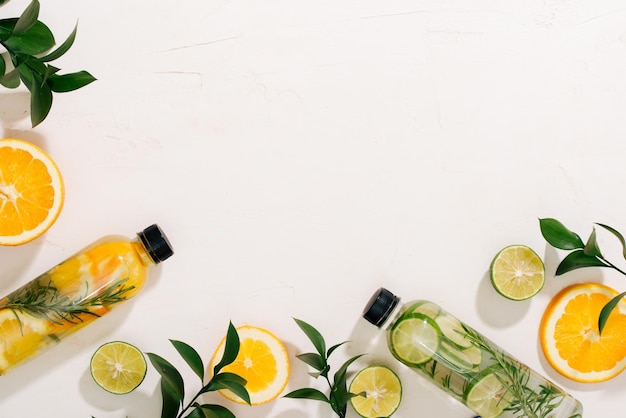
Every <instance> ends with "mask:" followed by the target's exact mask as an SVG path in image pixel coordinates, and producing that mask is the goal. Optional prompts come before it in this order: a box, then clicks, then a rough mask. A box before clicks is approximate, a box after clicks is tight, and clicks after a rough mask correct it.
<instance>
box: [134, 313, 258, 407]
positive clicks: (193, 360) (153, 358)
mask: <svg viewBox="0 0 626 418" xmlns="http://www.w3.org/2000/svg"><path fill="white" fill-rule="evenodd" d="M170 342H171V343H172V345H173V346H174V348H175V349H176V351H178V353H179V354H180V356H181V357H182V358H183V359H184V360H185V362H186V363H187V365H188V366H189V367H190V368H191V370H193V372H194V373H195V374H196V375H197V376H198V377H199V378H200V382H201V383H202V384H203V386H202V388H201V389H200V390H199V391H198V393H196V395H195V396H194V397H193V398H192V399H191V401H190V402H189V403H187V405H186V406H184V403H183V402H184V399H185V383H184V381H183V377H182V375H181V374H180V372H179V371H178V370H177V369H176V368H175V367H174V366H173V365H172V364H171V363H170V362H168V361H167V360H165V359H164V358H163V357H161V356H159V355H157V354H154V353H146V354H147V355H148V358H149V359H150V363H152V366H153V367H154V368H155V369H156V371H157V372H158V373H159V374H160V375H161V395H162V397H163V408H162V410H161V418H181V417H183V416H186V417H188V418H235V415H234V414H233V413H232V412H230V411H229V410H228V409H227V408H225V407H223V406H221V405H216V404H202V403H199V402H198V398H199V397H200V396H201V395H202V394H204V393H207V392H213V391H217V390H223V389H228V390H230V391H231V392H233V393H234V394H236V395H237V396H239V397H240V398H241V399H242V400H244V401H245V402H247V403H248V405H249V404H250V395H249V394H248V391H247V390H246V388H245V384H246V380H245V379H244V378H242V377H241V376H238V375H236V374H234V373H229V372H222V371H221V370H222V369H223V368H224V367H225V366H227V365H229V364H231V363H232V362H233V361H235V359H236V358H237V354H239V345H240V344H239V335H238V334H237V330H236V329H235V327H234V326H233V324H232V322H231V323H230V324H229V326H228V332H227V333H226V342H225V346H224V354H223V356H222V358H221V360H220V361H219V363H218V364H216V365H215V366H214V368H213V377H211V379H210V380H209V381H208V383H206V384H204V364H203V362H202V359H201V358H200V355H199V354H198V352H197V351H196V350H195V349H193V348H192V347H191V346H189V345H188V344H186V343H184V342H182V341H176V340H170ZM187 412H189V414H188V415H185V414H186V413H187Z"/></svg>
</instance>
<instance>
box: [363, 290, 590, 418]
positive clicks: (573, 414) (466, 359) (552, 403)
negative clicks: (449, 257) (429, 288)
mask: <svg viewBox="0 0 626 418" xmlns="http://www.w3.org/2000/svg"><path fill="white" fill-rule="evenodd" d="M363 317H364V318H365V319H366V320H367V321H369V322H370V323H372V324H374V325H376V326H377V327H379V328H382V329H385V330H386V332H387V344H388V347H389V350H390V351H391V353H392V354H393V356H394V357H395V358H396V359H397V360H399V361H400V362H401V363H403V364H405V365H406V366H408V367H410V368H412V369H413V370H416V371H417V372H419V373H420V374H422V375H423V376H425V377H426V378H428V379H429V380H430V381H431V382H433V383H434V384H435V385H436V386H438V387H439V388H440V389H442V390H444V391H445V392H447V393H448V394H449V395H450V396H452V397H453V398H455V399H457V400H458V401H460V402H462V403H463V404H464V405H465V406H467V407H468V408H469V409H471V410H472V411H473V412H475V413H476V414H477V415H480V416H481V417H482V418H494V417H502V418H505V417H506V418H512V417H527V418H582V405H581V404H580V403H579V402H578V401H577V400H576V399H574V398H573V397H572V396H570V395H568V394H567V393H565V392H564V391H563V390H562V389H560V388H559V387H557V386H556V385H555V384H553V383H552V382H550V381H548V380H546V379H545V378H544V377H542V376H541V375H539V374H538V373H537V372H535V371H533V370H532V369H530V368H529V367H528V366H526V365H524V364H522V363H521V362H519V361H518V360H516V359H515V358H513V357H512V356H511V355H509V354H508V353H506V352H505V351H504V350H503V349H502V348H500V347H498V346H497V345H496V344H494V343H493V342H492V341H490V340H488V339H487V338H486V337H484V336H483V335H481V334H480V333H478V332H477V331H476V330H474V329H473V328H471V327H469V326H468V325H466V324H464V323H462V322H461V321H460V320H458V319H457V318H455V317H454V316H452V315H450V314H449V313H448V312H446V311H445V310H443V309H442V308H441V307H440V306H438V305H437V304H435V303H432V302H429V301H424V300H416V301H412V302H409V303H406V304H403V303H401V300H400V298H399V297H397V296H395V295H394V294H393V293H391V292H390V291H389V290H387V289H384V288H380V289H379V290H377V291H376V292H375V293H374V295H373V296H372V298H371V299H370V300H369V302H368V303H367V305H366V307H365V309H364V311H363Z"/></svg>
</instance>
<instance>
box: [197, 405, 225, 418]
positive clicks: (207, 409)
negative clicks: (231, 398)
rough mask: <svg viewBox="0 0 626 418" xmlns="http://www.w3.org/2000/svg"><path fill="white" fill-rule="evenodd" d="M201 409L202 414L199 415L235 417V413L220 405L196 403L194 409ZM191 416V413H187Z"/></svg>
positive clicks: (209, 417)
mask: <svg viewBox="0 0 626 418" xmlns="http://www.w3.org/2000/svg"><path fill="white" fill-rule="evenodd" d="M198 409H201V410H202V411H203V412H204V415H200V416H201V417H206V418H235V415H234V414H233V413H232V412H230V411H229V410H228V409H226V408H224V407H223V406H221V405H211V404H204V405H198V404H196V410H198ZM188 417H191V414H190V415H188Z"/></svg>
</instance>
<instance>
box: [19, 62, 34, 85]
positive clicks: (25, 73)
mask: <svg viewBox="0 0 626 418" xmlns="http://www.w3.org/2000/svg"><path fill="white" fill-rule="evenodd" d="M16 69H17V71H18V72H19V75H20V79H21V80H22V82H23V83H24V85H25V86H26V88H27V89H28V90H30V91H33V85H34V84H35V78H34V77H35V76H34V75H33V72H32V71H31V69H30V68H28V66H27V65H24V64H22V65H20V66H18V67H17V68H16Z"/></svg>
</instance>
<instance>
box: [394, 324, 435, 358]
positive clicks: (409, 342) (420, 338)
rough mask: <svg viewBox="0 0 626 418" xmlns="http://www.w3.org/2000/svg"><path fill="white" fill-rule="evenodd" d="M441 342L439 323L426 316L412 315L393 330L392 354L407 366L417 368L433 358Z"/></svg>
mask: <svg viewBox="0 0 626 418" xmlns="http://www.w3.org/2000/svg"><path fill="white" fill-rule="evenodd" d="M440 342H441V331H440V330H439V327H438V326H437V323H436V322H435V321H433V320H432V319H431V318H429V317H427V316H426V315H424V314H411V316H410V317H407V318H405V319H401V320H400V321H398V322H396V324H395V325H394V326H393V327H392V328H391V333H390V346H391V352H392V354H393V355H394V356H395V357H396V358H397V359H398V360H400V361H402V362H404V363H405V364H407V365H411V366H417V365H420V364H424V363H426V362H427V361H428V360H430V359H431V358H433V355H434V354H435V353H436V352H437V349H438V348H439V344H440Z"/></svg>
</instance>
